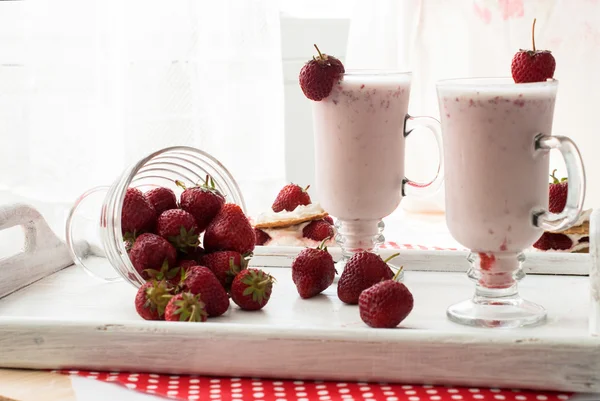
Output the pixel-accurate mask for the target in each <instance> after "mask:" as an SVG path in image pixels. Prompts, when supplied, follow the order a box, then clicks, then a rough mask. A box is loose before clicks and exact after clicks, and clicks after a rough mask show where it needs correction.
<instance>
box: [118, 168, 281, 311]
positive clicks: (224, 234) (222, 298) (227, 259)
mask: <svg viewBox="0 0 600 401" xmlns="http://www.w3.org/2000/svg"><path fill="white" fill-rule="evenodd" d="M176 184H177V185H178V186H180V187H181V188H182V189H183V192H182V194H181V196H180V197H179V201H178V199H177V196H176V195H175V193H174V192H173V191H172V190H171V189H169V188H163V187H160V188H156V189H152V190H150V191H148V192H146V193H142V192H141V191H140V190H139V189H137V188H128V189H127V191H126V194H125V199H124V201H123V207H122V210H121V230H122V234H123V240H124V241H125V247H126V249H127V252H128V256H129V260H130V261H131V264H132V265H133V267H134V268H135V269H136V271H137V272H138V273H139V274H140V276H141V277H142V278H144V279H145V280H146V283H145V284H144V285H142V286H141V287H140V288H139V290H138V292H137V295H136V298H135V308H136V310H137V312H138V314H139V315H140V316H141V317H142V318H144V319H146V320H168V321H188V322H204V321H206V320H207V318H209V317H217V316H221V315H222V314H224V313H225V312H227V310H228V309H229V299H230V297H231V299H232V300H233V302H234V303H236V304H237V305H238V306H239V307H240V309H244V310H258V309H261V308H263V307H264V306H265V305H266V304H267V302H268V301H269V298H270V295H271V291H272V287H273V282H274V279H273V277H272V276H270V275H269V274H267V273H265V272H263V271H262V270H258V269H249V268H248V261H249V259H250V257H251V256H252V252H253V250H254V244H255V242H256V236H255V232H254V229H253V228H252V226H251V225H250V222H249V221H248V218H247V217H246V215H245V214H244V212H243V211H242V209H241V208H240V207H239V206H238V205H235V204H230V203H225V197H224V196H223V195H222V194H221V193H220V192H219V191H218V189H216V188H215V184H214V182H213V180H212V178H210V177H208V176H207V177H206V180H205V182H204V183H201V184H199V185H195V186H192V187H186V185H185V184H183V183H181V182H179V181H177V182H176ZM202 245H204V246H202Z"/></svg>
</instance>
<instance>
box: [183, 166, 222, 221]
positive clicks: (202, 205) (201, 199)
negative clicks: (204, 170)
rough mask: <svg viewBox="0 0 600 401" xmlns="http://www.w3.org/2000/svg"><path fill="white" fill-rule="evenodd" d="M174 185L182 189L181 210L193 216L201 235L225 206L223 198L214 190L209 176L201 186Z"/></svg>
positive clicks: (213, 184)
mask: <svg viewBox="0 0 600 401" xmlns="http://www.w3.org/2000/svg"><path fill="white" fill-rule="evenodd" d="M176 183H177V185H178V186H180V187H182V188H183V189H184V191H183V193H182V194H181V197H180V199H179V204H180V206H181V208H182V209H183V210H185V211H186V212H188V213H190V214H191V215H192V216H194V218H195V219H196V223H197V224H198V233H201V232H202V231H204V230H205V229H206V227H207V226H208V224H209V223H210V222H211V221H212V219H213V218H214V217H215V216H216V215H217V213H219V210H221V207H222V206H223V205H224V204H225V198H224V197H223V195H222V194H221V193H220V192H219V191H218V190H217V189H216V188H215V183H214V181H213V179H212V178H211V177H209V176H207V177H206V182H205V183H204V184H202V185H201V186H196V187H191V188H186V186H185V185H184V184H183V183H182V182H180V181H176Z"/></svg>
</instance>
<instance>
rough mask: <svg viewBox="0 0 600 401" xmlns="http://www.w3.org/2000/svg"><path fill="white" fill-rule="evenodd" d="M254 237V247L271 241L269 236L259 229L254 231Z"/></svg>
mask: <svg viewBox="0 0 600 401" xmlns="http://www.w3.org/2000/svg"><path fill="white" fill-rule="evenodd" d="M254 235H255V236H256V242H255V244H256V245H264V244H266V243H267V242H269V241H270V240H271V236H270V235H269V234H267V233H266V232H264V231H263V230H261V229H260V228H255V229H254Z"/></svg>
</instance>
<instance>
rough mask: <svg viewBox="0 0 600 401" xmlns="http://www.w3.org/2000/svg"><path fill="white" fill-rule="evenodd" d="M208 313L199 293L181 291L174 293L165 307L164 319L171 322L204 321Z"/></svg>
mask: <svg viewBox="0 0 600 401" xmlns="http://www.w3.org/2000/svg"><path fill="white" fill-rule="evenodd" d="M207 317H208V313H207V312H206V305H205V304H204V302H202V298H201V296H200V294H196V295H194V294H192V293H191V292H183V293H181V294H177V295H175V296H174V297H173V298H171V300H170V301H169V303H168V305H167V307H166V308H165V320H167V321H172V322H206V319H207Z"/></svg>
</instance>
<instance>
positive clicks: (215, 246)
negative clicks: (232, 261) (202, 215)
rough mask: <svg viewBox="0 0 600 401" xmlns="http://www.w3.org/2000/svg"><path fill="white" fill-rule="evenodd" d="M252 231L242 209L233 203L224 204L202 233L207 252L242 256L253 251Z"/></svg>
mask: <svg viewBox="0 0 600 401" xmlns="http://www.w3.org/2000/svg"><path fill="white" fill-rule="evenodd" d="M255 241H256V237H255V236H254V229H253V228H252V226H251V225H250V222H249V221H248V218H247V217H246V215H245V214H244V212H243V211H242V209H241V208H240V207H239V206H238V205H236V204H233V203H227V204H225V205H224V206H223V207H222V208H221V210H220V211H219V213H218V214H217V215H216V216H215V218H214V219H213V220H212V221H211V222H210V224H209V225H208V227H207V228H206V232H205V233H204V249H205V250H206V251H207V252H216V251H236V252H239V253H241V254H242V255H245V254H250V253H252V251H253V250H254V243H255Z"/></svg>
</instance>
